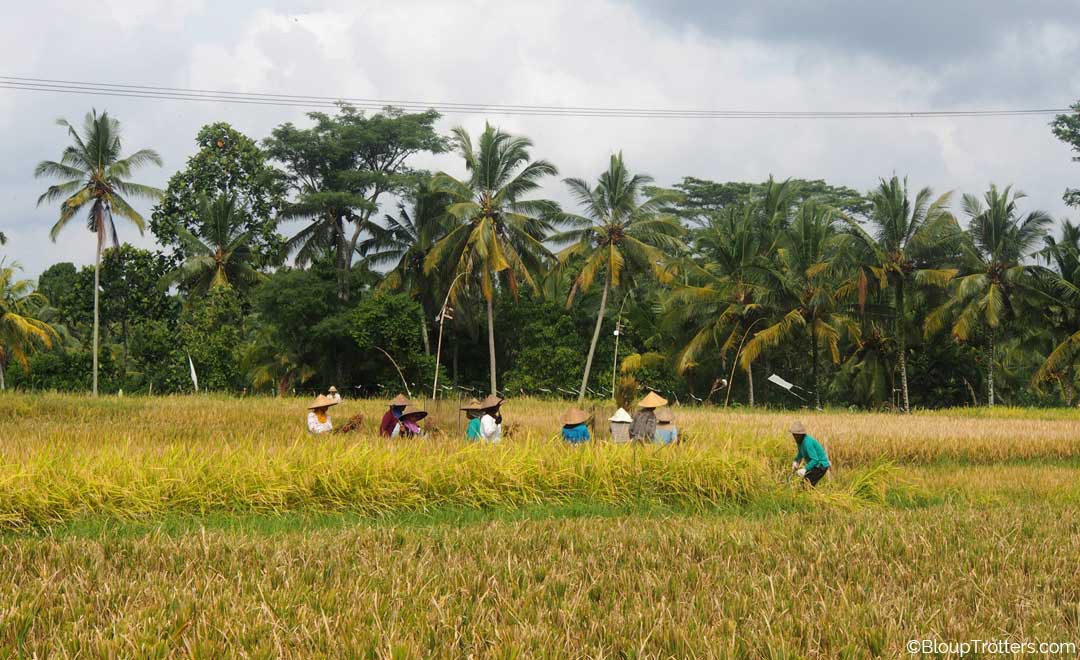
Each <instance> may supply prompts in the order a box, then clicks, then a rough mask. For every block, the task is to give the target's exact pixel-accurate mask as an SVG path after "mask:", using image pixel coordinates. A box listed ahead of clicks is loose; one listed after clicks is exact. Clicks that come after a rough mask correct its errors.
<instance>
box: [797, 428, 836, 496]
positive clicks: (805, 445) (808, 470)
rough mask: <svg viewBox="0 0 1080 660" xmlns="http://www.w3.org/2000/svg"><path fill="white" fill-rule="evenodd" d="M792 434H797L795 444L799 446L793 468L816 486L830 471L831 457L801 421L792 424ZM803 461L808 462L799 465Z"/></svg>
mask: <svg viewBox="0 0 1080 660" xmlns="http://www.w3.org/2000/svg"><path fill="white" fill-rule="evenodd" d="M791 435H793V436H795V446H797V447H798V448H799V451H798V452H796V454H795V462H794V463H792V464H791V469H792V470H794V471H796V472H798V474H799V476H800V477H802V478H803V479H806V480H807V481H808V482H810V485H811V486H816V485H817V482H819V481H821V478H822V477H824V476H825V473H826V472H828V471H829V457H828V456H827V455H826V454H825V448H824V447H822V446H821V443H820V442H818V441H817V440H816V439H815V438H814V436H812V435H809V434H807V432H806V427H805V426H803V425H802V423H801V422H795V423H794V424H792V425H791ZM803 461H805V462H806V464H805V465H803V467H799V464H800V463H802V462H803Z"/></svg>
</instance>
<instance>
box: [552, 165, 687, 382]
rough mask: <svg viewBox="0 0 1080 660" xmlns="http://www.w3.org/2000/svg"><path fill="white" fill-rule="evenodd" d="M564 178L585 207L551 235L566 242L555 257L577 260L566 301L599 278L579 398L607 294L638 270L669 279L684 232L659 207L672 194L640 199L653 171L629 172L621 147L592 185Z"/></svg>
mask: <svg viewBox="0 0 1080 660" xmlns="http://www.w3.org/2000/svg"><path fill="white" fill-rule="evenodd" d="M564 183H566V185H567V186H568V187H569V188H570V192H571V194H572V195H573V196H574V197H575V198H576V199H577V201H578V204H579V205H580V206H581V208H582V210H583V212H584V215H572V214H566V215H565V216H563V217H564V219H565V220H567V221H568V222H570V223H572V224H574V225H577V226H576V227H575V228H574V229H571V230H569V231H565V232H563V233H560V234H557V235H556V236H553V237H552V241H554V242H556V243H564V242H570V243H571V245H570V246H569V247H567V248H565V249H564V250H563V251H562V252H561V253H560V254H559V260H560V262H562V263H564V264H566V263H575V264H580V270H579V272H578V276H577V278H576V279H575V280H574V284H573V287H572V288H571V289H570V297H569V299H568V300H567V305H570V304H571V303H572V302H573V299H574V297H575V295H577V293H578V292H581V293H585V292H587V291H588V290H589V288H590V287H591V286H592V284H593V282H594V281H595V280H596V278H597V277H600V278H603V282H604V286H603V289H602V292H601V294H600V307H599V309H598V310H597V313H596V326H595V329H594V330H593V335H592V341H591V342H590V343H589V353H588V356H587V357H586V358H585V371H584V374H583V375H582V377H581V388H580V389H579V390H578V401H579V402H580V401H582V400H584V398H585V393H586V391H587V388H588V385H589V374H590V372H591V371H592V363H593V356H594V355H595V353H596V343H597V341H599V339H600V327H601V325H602V324H603V321H604V315H605V314H606V313H607V305H608V294H609V293H610V292H611V290H612V289H618V288H619V287H620V286H622V285H623V284H624V283H625V282H627V281H628V280H630V279H631V278H633V276H635V275H639V274H648V273H651V274H653V275H655V276H656V277H657V278H659V279H660V280H667V279H669V277H668V274H667V271H666V270H665V262H666V260H667V257H668V255H669V254H671V253H672V252H674V251H675V250H677V249H678V248H679V247H680V246H681V241H679V239H678V237H679V236H680V235H681V234H682V233H683V232H682V226H681V225H680V224H679V222H678V221H677V220H676V219H675V218H674V217H673V216H670V215H666V214H664V213H661V211H660V209H661V208H662V207H663V205H664V204H666V203H668V202H669V201H670V199H671V196H670V195H665V194H664V193H660V192H657V193H656V194H654V195H652V196H649V197H647V198H645V199H642V192H643V189H644V188H645V186H647V185H648V184H650V183H652V177H650V176H647V175H644V174H631V173H630V171H629V170H628V169H627V168H626V165H625V164H624V163H623V158H622V153H621V152H620V153H617V154H613V155H612V156H611V162H610V163H609V164H608V169H607V171H606V172H604V173H603V174H601V175H600V178H599V180H598V181H597V184H596V187H595V188H594V187H592V186H590V185H589V184H588V183H587V182H585V181H583V180H582V179H577V178H569V179H564Z"/></svg>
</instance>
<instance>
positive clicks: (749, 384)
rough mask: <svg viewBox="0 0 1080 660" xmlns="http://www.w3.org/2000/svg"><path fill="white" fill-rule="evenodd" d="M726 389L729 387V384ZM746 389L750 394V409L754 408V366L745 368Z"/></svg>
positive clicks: (750, 365)
mask: <svg viewBox="0 0 1080 660" xmlns="http://www.w3.org/2000/svg"><path fill="white" fill-rule="evenodd" d="M728 387H731V385H730V384H729V385H728ZM746 389H747V391H748V392H750V397H749V399H750V407H751V408H753V407H754V365H752V364H749V365H747V366H746Z"/></svg>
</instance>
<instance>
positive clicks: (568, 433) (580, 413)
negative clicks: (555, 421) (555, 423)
mask: <svg viewBox="0 0 1080 660" xmlns="http://www.w3.org/2000/svg"><path fill="white" fill-rule="evenodd" d="M559 421H561V422H562V425H563V427H562V439H563V440H565V441H567V442H569V443H570V444H572V445H576V444H579V443H582V442H588V441H589V425H588V421H589V414H588V413H586V412H585V411H584V410H581V409H580V408H571V409H570V410H567V411H566V412H564V413H563V415H562V418H561V419H560V420H559Z"/></svg>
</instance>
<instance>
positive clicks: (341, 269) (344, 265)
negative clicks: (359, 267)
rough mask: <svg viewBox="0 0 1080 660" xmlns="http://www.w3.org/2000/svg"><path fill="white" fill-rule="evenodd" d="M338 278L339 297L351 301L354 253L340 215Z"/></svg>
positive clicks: (338, 221)
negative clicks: (350, 273)
mask: <svg viewBox="0 0 1080 660" xmlns="http://www.w3.org/2000/svg"><path fill="white" fill-rule="evenodd" d="M337 235H338V240H337V255H336V256H337V259H336V261H337V278H338V299H339V300H341V301H343V302H348V301H349V270H350V269H351V267H352V254H351V253H350V252H349V247H348V242H347V241H346V240H345V227H344V224H343V220H342V219H341V217H340V216H339V217H338V219H337Z"/></svg>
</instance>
